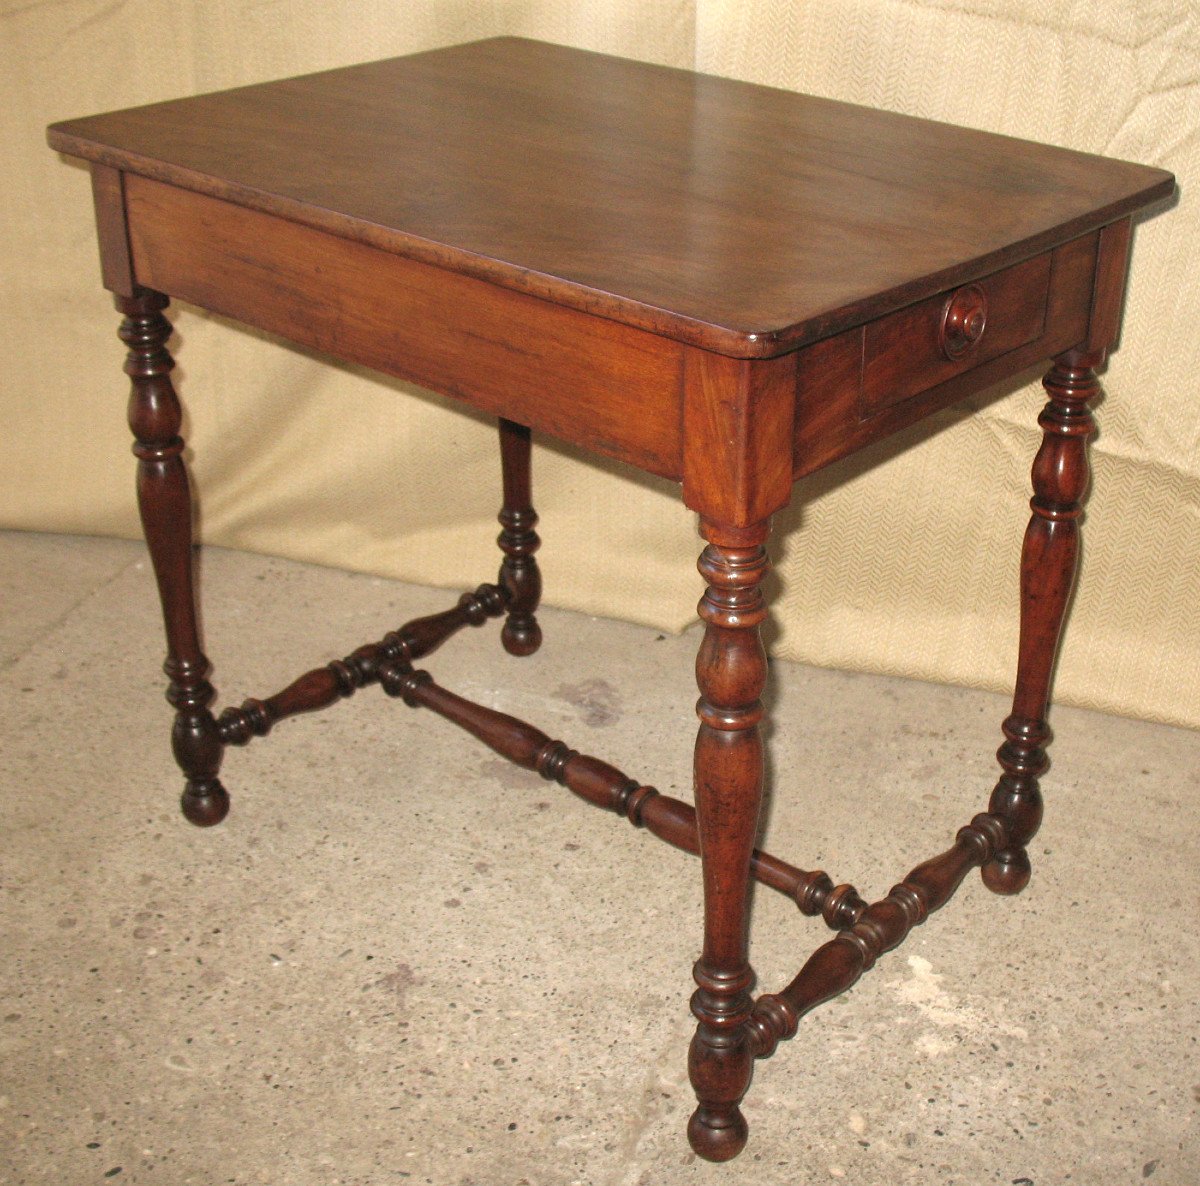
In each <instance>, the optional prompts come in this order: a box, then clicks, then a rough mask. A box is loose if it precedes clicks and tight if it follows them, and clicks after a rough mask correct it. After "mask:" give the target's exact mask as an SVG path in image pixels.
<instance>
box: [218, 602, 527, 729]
mask: <svg viewBox="0 0 1200 1186" xmlns="http://www.w3.org/2000/svg"><path fill="white" fill-rule="evenodd" d="M508 604H509V601H508V598H507V596H506V595H505V591H504V590H503V589H501V588H500V587H499V586H498V585H480V586H479V588H478V589H476V590H475V592H474V593H464V594H463V595H462V596H461V597H460V598H459V599H458V604H457V605H456V606H455V607H454V608H453V609H448V610H444V611H443V612H442V613H440V614H430V615H429V616H428V617H425V618H415V619H413V621H411V622H407V623H405V625H403V626H401V627H400V629H399V630H394V631H391V632H390V633H388V634H385V635H384V637H383V638H382V639H381V640H380V641H379V642H373V643H367V644H366V645H365V646H361V647H359V648H358V649H357V650H354V651H352V652H351V653H350V654H349V655H347V656H346V657H345V658H344V659H334V660H333V661H332V662H331V663H327V664H326V665H325V666H324V667H316V668H314V669H313V670H312V671H307V672H305V673H304V675H302V676H300V677H299V678H298V679H295V680H293V681H292V682H291V683H290V684H288V686H287V687H286V688H284V689H283V690H282V691H280V692H276V693H275V695H274V696H268V697H267V699H265V700H256V699H253V698H251V699H249V700H246V701H244V702H243V704H242V706H241V708H227V709H225V711H224V712H222V713H221V716H220V718H219V719H218V721H217V725H218V727H219V730H220V734H221V741H222V742H223V743H224V744H225V745H245V744H246V743H247V742H248V741H250V740H251V738H254V737H265V736H266V735H267V734H268V733H269V732H270V731H271V729H272V728H273V727H274V726H275V725H276V724H277V723H278V722H279V721H281V720H283V719H284V718H285V717H291V716H296V715H297V714H299V713H305V712H316V711H318V710H319V709H322V708H328V707H329V705H331V704H335V703H336V702H337V701H338V700H340V699H342V698H343V697H347V696H353V695H354V693H355V692H356V691H357V690H358V689H359V688H362V687H365V686H366V685H367V684H372V683H374V682H375V681H376V680H378V679H379V669H380V667H381V666H384V665H387V664H393V663H413V662H415V661H416V660H417V659H420V658H423V657H424V656H425V655H428V654H431V653H432V652H433V651H435V650H436V649H437V648H438V647H440V646H441V645H442V643H443V642H445V641H446V639H448V638H450V637H451V636H452V635H454V634H456V633H458V631H459V630H461V629H462V628H463V627H464V626H482V625H483V623H484V622H486V621H487V620H488V618H498V617H499V616H500V615H501V614H503V613H504V612H505V610H506V609H507V608H508Z"/></svg>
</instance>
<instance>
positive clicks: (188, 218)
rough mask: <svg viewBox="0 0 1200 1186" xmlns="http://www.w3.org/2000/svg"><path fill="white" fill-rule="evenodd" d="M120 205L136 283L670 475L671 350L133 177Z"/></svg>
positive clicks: (675, 455)
mask: <svg viewBox="0 0 1200 1186" xmlns="http://www.w3.org/2000/svg"><path fill="white" fill-rule="evenodd" d="M126 199H127V203H128V214H129V227H130V236H131V239H132V242H133V251H134V258H135V260H136V264H137V274H138V281H139V283H141V284H145V285H147V286H148V287H151V288H156V289H159V290H162V291H167V292H170V293H171V294H172V295H173V296H176V297H178V298H180V299H181V300H189V301H192V302H194V303H195V304H198V305H202V306H204V307H205V308H206V309H213V310H214V311H216V312H218V313H224V314H226V315H228V316H230V317H235V318H237V319H238V320H239V321H244V322H246V323H247V324H249V325H256V326H258V327H259V328H261V329H265V330H269V331H270V332H272V333H277V334H281V335H282V336H284V337H286V338H289V339H291V340H292V341H295V342H300V343H302V344H304V345H306V346H311V347H313V348H315V349H317V350H322V351H325V352H326V353H328V354H331V355H334V356H335V357H337V358H340V359H344V360H347V361H349V362H356V363H362V364H364V365H366V366H370V367H374V368H375V369H376V370H380V371H384V372H386V373H387V374H390V375H398V376H400V377H401V378H404V379H412V380H414V381H416V382H419V383H420V384H422V386H425V387H430V388H432V389H433V390H435V391H440V392H442V393H443V394H444V395H449V396H452V397H454V398H455V399H460V400H463V401H465V402H466V403H469V404H473V405H474V406H475V407H477V408H480V409H481V410H483V411H485V412H488V413H491V414H493V415H500V416H504V417H507V418H509V419H512V420H515V421H517V422H518V423H521V424H526V425H528V426H529V427H531V428H533V429H534V430H536V431H538V432H545V433H548V434H550V435H551V436H556V437H561V438H563V439H565V440H570V441H574V442H576V443H577V444H581V445H584V446H585V447H587V448H589V449H591V450H592V451H594V452H597V453H603V454H605V455H607V456H610V457H616V458H618V459H619V460H621V461H625V462H628V463H629V464H631V465H636V466H638V467H639V468H641V469H645V470H649V471H650V472H651V473H656V474H662V475H663V476H664V477H668V478H674V479H678V478H679V477H680V475H681V473H682V468H681V461H680V449H681V442H680V424H679V422H680V410H679V399H680V397H679V370H680V361H679V359H680V349H681V348H680V347H679V345H678V344H677V343H675V342H671V341H668V340H666V339H665V338H660V337H655V336H654V335H653V334H648V333H645V332H643V331H641V330H637V329H630V328H629V327H628V326H624V325H618V324H617V323H615V322H612V321H606V320H604V319H603V318H598V317H589V316H587V315H586V314H583V313H579V312H577V311H576V310H574V309H566V308H562V307H560V306H557V305H552V304H549V303H547V302H546V301H539V300H535V299H534V298H533V297H530V296H525V295H523V294H522V293H519V292H510V291H508V290H506V289H503V288H497V287H496V286H495V285H492V284H485V283H483V282H482V281H480V280H476V279H473V278H472V277H470V276H463V275H459V274H456V273H453V272H448V271H446V270H444V269H442V268H435V267H431V266H429V265H428V264H424V263H420V262H417V261H414V260H409V259H404V258H402V257H400V256H397V255H391V254H388V253H387V252H384V251H381V250H378V249H376V248H372V247H369V246H364V245H363V244H361V243H358V242H353V241H349V240H346V239H339V238H336V237H335V236H333V235H331V234H327V233H325V232H322V231H318V230H313V229H311V228H310V227H306V226H301V225H299V224H298V223H294V222H290V221H288V220H286V219H283V218H277V217H272V216H270V215H267V214H262V213H259V212H258V211H255V210H247V209H243V208H241V207H238V206H234V205H232V204H230V203H228V202H220V201H217V200H215V199H213V198H210V197H205V196H204V195H202V194H197V193H190V192H188V191H186V190H177V189H172V188H170V187H169V186H165V185H161V184H159V183H158V182H153V181H146V180H145V179H144V178H140V177H130V178H128V179H127V182H126ZM313 293H320V294H321V299H320V300H319V301H314V300H313V299H312V294H313Z"/></svg>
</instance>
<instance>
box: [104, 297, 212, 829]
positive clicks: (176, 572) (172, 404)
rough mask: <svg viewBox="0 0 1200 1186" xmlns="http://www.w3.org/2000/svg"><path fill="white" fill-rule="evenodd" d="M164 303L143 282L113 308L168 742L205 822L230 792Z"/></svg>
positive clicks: (192, 813) (190, 813) (185, 803)
mask: <svg viewBox="0 0 1200 1186" xmlns="http://www.w3.org/2000/svg"><path fill="white" fill-rule="evenodd" d="M167 303H168V302H167V298H166V297H165V296H163V295H162V294H160V293H156V292H150V291H145V290H144V291H142V292H140V293H139V294H138V295H136V296H132V297H122V296H118V297H117V298H116V306H117V309H118V310H119V311H120V312H121V313H124V314H125V318H124V320H123V321H122V322H121V329H120V337H121V341H123V342H124V343H125V345H126V346H127V347H128V348H129V353H128V356H127V357H126V360H125V373H126V374H127V375H128V376H129V377H130V379H131V380H132V388H131V390H130V394H129V427H130V429H131V430H132V431H133V435H134V437H135V443H134V446H133V452H134V455H135V456H136V457H137V459H138V471H137V495H138V509H139V510H140V512H141V517H142V527H143V529H144V530H145V533H146V543H147V545H148V546H149V549H150V559H151V562H152V563H153V565H154V575H155V577H156V578H157V580H158V593H159V598H160V599H161V601H162V610H163V620H164V622H165V624H166V631H167V660H166V663H165V664H164V665H163V669H164V670H165V671H166V673H167V678H168V679H169V681H170V683H169V684H168V687H167V699H168V700H169V701H170V702H171V704H172V705H173V706H174V708H175V726H174V729H173V731H172V734H171V742H172V748H173V749H174V751H175V760H176V761H177V762H178V763H179V766H180V768H181V769H182V770H183V772H184V775H185V776H186V778H187V782H186V784H185V786H184V791H183V799H182V807H183V814H184V815H185V816H186V817H187V818H188V819H189V820H191V822H192V823H194V824H198V825H200V826H207V825H210V824H216V823H220V821H221V820H222V819H224V818H225V815H226V813H227V812H228V811H229V796H228V794H226V791H225V788H224V787H223V786H222V785H221V782H220V780H219V779H218V778H217V771H218V770H219V769H220V766H221V757H222V752H223V750H222V744H221V739H220V736H219V735H218V732H217V723H216V721H215V720H214V719H213V715H212V713H211V712H210V711H209V705H210V704H211V703H212V701H213V696H214V692H213V686H212V684H210V683H209V682H208V678H207V677H208V673H209V670H210V666H209V662H208V660H207V659H206V658H205V656H204V653H203V651H202V650H201V648H200V633H199V629H198V626H197V621H196V601H195V591H194V582H193V577H192V501H191V494H190V492H189V489H188V476H187V470H186V469H185V468H184V464H183V458H182V456H181V454H182V453H183V440H182V438H181V437H180V436H179V427H180V423H181V420H182V411H181V409H180V406H179V399H178V398H177V396H176V395H175V388H174V386H173V385H172V383H171V369H172V367H174V365H175V362H174V360H173V359H172V358H171V355H170V352H169V351H168V350H167V345H166V343H167V339H168V338H169V337H170V336H171V325H170V323H169V322H168V321H167V319H166V318H165V317H164V316H163V314H162V310H163V309H165V308H166V307H167Z"/></svg>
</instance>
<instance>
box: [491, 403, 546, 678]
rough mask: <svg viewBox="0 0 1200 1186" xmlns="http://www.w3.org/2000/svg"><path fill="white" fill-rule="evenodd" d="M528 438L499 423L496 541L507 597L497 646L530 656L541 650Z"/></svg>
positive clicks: (525, 432) (526, 432)
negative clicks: (500, 491)
mask: <svg viewBox="0 0 1200 1186" xmlns="http://www.w3.org/2000/svg"><path fill="white" fill-rule="evenodd" d="M529 437H530V434H529V429H528V428H526V427H525V426H524V425H523V424H517V423H515V422H514V421H512V420H501V421H500V471H501V477H502V480H503V483H504V506H503V507H501V509H500V526H501V528H502V530H501V532H500V535H499V537H498V538H497V540H496V542H497V543H498V544H499V545H500V550H501V551H502V552H503V553H504V562H503V564H501V566H500V577H499V580H500V585H501V587H502V588H503V589H504V590H505V592H506V593H507V594H508V599H509V601H508V617H507V618H505V620H504V627H503V629H502V630H501V632H500V641H501V642H502V643H503V644H504V649H505V650H506V651H508V653H509V654H510V655H532V654H533V652H534V651H536V650H537V649H538V647H540V646H541V645H542V629H541V627H540V626H539V625H538V623H537V618H535V617H534V611H535V610H536V609H537V607H538V602H539V601H540V600H541V596H542V576H541V573H540V572H539V571H538V566H537V560H535V559H534V555H533V554H534V552H536V551H537V550H538V548H539V547H540V546H541V542H542V541H541V540H540V539H539V538H538V533H537V532H536V531H535V530H534V528H535V527H536V526H537V521H538V517H537V513H536V512H535V511H534V509H533V504H532V499H531V495H530V481H529V461H530V439H529Z"/></svg>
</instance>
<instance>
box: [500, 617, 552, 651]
mask: <svg viewBox="0 0 1200 1186" xmlns="http://www.w3.org/2000/svg"><path fill="white" fill-rule="evenodd" d="M500 642H501V643H502V644H503V646H504V649H505V650H506V651H507V652H508V653H509V654H510V655H532V654H533V652H534V651H536V650H537V649H538V647H540V646H541V645H542V628H541V627H540V626H539V625H538V624H537V619H536V618H532V617H531V618H529V619H527V620H526V621H524V622H514V621H513V620H512V619H511V618H509V619H508V621H506V622H505V623H504V628H503V629H502V630H501V631H500Z"/></svg>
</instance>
